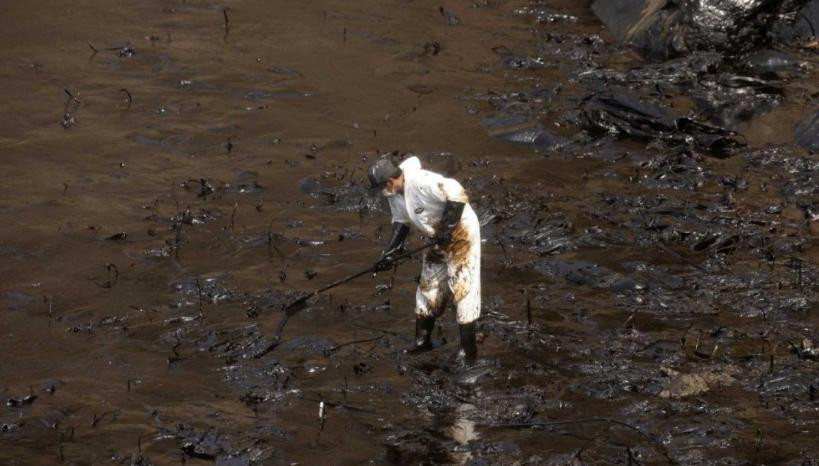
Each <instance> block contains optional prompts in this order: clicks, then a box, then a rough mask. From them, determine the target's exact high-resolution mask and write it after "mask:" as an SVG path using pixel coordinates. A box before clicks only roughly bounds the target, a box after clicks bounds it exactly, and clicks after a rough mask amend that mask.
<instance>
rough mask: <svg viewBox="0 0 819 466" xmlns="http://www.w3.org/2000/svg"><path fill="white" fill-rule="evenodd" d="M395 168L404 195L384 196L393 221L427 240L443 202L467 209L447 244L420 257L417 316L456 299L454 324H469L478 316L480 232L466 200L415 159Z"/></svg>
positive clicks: (454, 186) (456, 185)
mask: <svg viewBox="0 0 819 466" xmlns="http://www.w3.org/2000/svg"><path fill="white" fill-rule="evenodd" d="M399 167H400V168H401V170H402V172H403V174H404V192H403V194H395V195H393V196H390V197H388V200H389V204H390V210H391V211H392V221H393V222H399V223H404V224H412V225H414V226H415V227H416V228H418V229H419V230H420V231H421V232H422V233H423V234H425V235H426V236H428V237H430V238H431V237H433V236H434V235H435V227H436V226H437V225H438V222H439V221H440V219H441V214H442V213H443V210H444V204H445V203H446V201H455V202H463V203H464V204H466V205H465V206H464V211H463V214H462V215H461V222H460V223H459V224H458V226H457V227H455V229H454V230H453V231H452V241H451V242H450V244H449V245H448V246H446V248H439V247H437V246H436V247H433V248H431V249H428V250H427V251H426V253H425V254H424V261H423V266H422V269H421V281H420V283H419V284H418V291H417V292H416V293H415V313H416V314H417V315H418V316H421V317H439V316H440V315H441V314H443V312H444V311H445V310H446V308H447V307H448V305H449V303H450V302H451V300H452V299H453V298H454V300H455V304H456V306H457V309H458V313H457V321H458V323H459V324H468V323H470V322H473V321H475V320H476V319H477V318H478V317H480V315H481V231H480V223H479V222H478V217H477V215H475V211H474V210H472V207H471V206H470V205H469V198H468V197H467V195H466V192H465V191H464V188H463V187H462V186H461V184H460V183H458V182H457V181H455V180H453V179H451V178H445V177H443V176H441V175H439V174H438V173H434V172H431V171H428V170H424V169H423V168H421V161H420V160H418V157H410V158H408V159H406V160H404V162H402V163H401V165H399Z"/></svg>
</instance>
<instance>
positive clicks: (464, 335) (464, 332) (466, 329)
mask: <svg viewBox="0 0 819 466" xmlns="http://www.w3.org/2000/svg"><path fill="white" fill-rule="evenodd" d="M459 330H460V331H461V349H460V350H459V351H458V359H461V358H463V361H464V363H466V365H467V366H471V365H473V364H474V363H475V360H476V359H477V358H478V345H477V344H476V343H475V322H470V323H468V324H461V325H459Z"/></svg>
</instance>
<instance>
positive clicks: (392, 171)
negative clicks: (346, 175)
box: [367, 156, 404, 196]
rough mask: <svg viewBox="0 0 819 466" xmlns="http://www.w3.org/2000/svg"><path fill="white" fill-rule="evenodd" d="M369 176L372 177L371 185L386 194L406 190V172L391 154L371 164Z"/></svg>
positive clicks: (389, 194)
mask: <svg viewBox="0 0 819 466" xmlns="http://www.w3.org/2000/svg"><path fill="white" fill-rule="evenodd" d="M367 176H368V177H369V178H370V187H371V188H372V189H379V190H381V191H383V193H384V195H387V196H391V195H394V194H398V193H402V192H403V191H404V174H403V172H402V171H401V169H400V168H398V167H397V166H396V165H395V163H393V161H392V158H391V157H389V156H384V157H381V158H380V159H378V161H376V162H375V163H374V164H372V165H370V169H369V171H368V172H367Z"/></svg>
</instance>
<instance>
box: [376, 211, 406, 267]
mask: <svg viewBox="0 0 819 466" xmlns="http://www.w3.org/2000/svg"><path fill="white" fill-rule="evenodd" d="M408 234H409V226H408V225H407V224H405V223H399V222H394V223H393V224H392V236H391V237H390V242H389V243H387V247H386V248H384V251H383V252H382V253H381V258H379V259H378V261H377V262H376V263H375V265H373V270H375V271H376V272H380V271H382V270H387V269H388V268H390V266H392V258H393V256H394V255H395V254H396V253H397V252H399V251H401V249H402V248H403V247H404V241H405V240H406V239H407V235H408Z"/></svg>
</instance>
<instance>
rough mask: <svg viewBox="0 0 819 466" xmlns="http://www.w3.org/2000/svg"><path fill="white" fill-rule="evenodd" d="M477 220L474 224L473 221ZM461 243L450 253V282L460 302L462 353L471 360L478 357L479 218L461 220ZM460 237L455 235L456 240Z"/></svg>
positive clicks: (457, 301)
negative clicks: (476, 324) (476, 334)
mask: <svg viewBox="0 0 819 466" xmlns="http://www.w3.org/2000/svg"><path fill="white" fill-rule="evenodd" d="M472 223H474V225H473V224H472ZM462 226H463V231H462V233H461V238H460V241H461V243H460V245H458V244H457V243H455V244H456V247H454V248H452V249H451V250H450V251H451V254H450V255H449V256H448V258H447V259H448V260H447V268H448V275H449V280H448V285H449V288H450V289H451V290H452V293H453V295H454V298H455V303H456V306H457V314H456V319H457V321H458V325H459V329H460V334H461V335H460V336H461V349H460V351H459V354H460V355H462V356H463V357H464V359H465V361H466V362H467V363H468V364H471V363H473V362H474V361H475V359H477V357H478V347H477V344H476V342H475V321H477V320H478V317H480V315H481V242H480V230H479V228H480V226H479V225H478V224H477V220H475V221H474V222H464V223H462ZM457 240H458V238H456V241H457Z"/></svg>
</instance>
